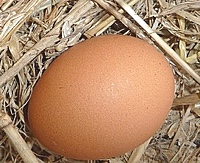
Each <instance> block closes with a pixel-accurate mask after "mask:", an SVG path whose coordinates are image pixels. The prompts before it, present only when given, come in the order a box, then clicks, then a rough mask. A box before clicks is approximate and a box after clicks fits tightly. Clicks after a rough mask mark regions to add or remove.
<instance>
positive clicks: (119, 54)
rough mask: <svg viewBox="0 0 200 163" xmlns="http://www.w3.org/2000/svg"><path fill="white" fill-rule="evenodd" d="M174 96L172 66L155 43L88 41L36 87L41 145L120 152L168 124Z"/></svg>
mask: <svg viewBox="0 0 200 163" xmlns="http://www.w3.org/2000/svg"><path fill="white" fill-rule="evenodd" d="M173 97H174V76H173V73H172V69H171V68H170V65H169V63H168V62H167V60H166V59H165V57H164V55H163V54H161V53H160V52H159V51H158V50H157V49H156V48H155V47H153V46H152V45H150V44H148V43H147V42H145V41H143V40H141V39H138V38H135V37H131V36H122V35H108V36H98V37H95V38H92V39H87V40H86V41H83V42H81V43H79V44H77V45H75V46H73V47H71V48H70V49H69V50H67V51H66V52H64V53H63V54H61V55H60V56H59V57H58V58H57V59H55V60H54V61H53V63H52V64H51V65H50V66H49V67H48V69H47V70H46V71H45V72H44V74H43V76H42V77H41V79H40V80H39V82H38V83H37V84H36V86H35V88H34V91H33V94H32V97H31V100H30V103H29V110H28V121H29V124H30V128H31V131H32V132H33V134H34V136H35V137H36V138H37V139H38V140H39V142H40V143H41V144H42V145H43V146H44V147H46V148H47V149H49V150H50V151H53V152H55V153H57V154H60V155H63V156H65V157H67V158H73V159H81V160H96V159H104V158H109V157H115V156H119V155H121V154H124V153H125V152H128V151H130V150H132V149H134V148H135V147H137V146H139V145H140V144H142V143H144V142H145V141H146V140H147V139H149V138H150V137H151V136H152V135H154V134H155V132H156V131H157V130H158V129H159V128H160V127H161V125H162V124H163V123H164V121H165V119H166V117H167V115H168V112H169V110H170V107H171V105H172V102H173Z"/></svg>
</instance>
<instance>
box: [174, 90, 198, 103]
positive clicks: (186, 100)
mask: <svg viewBox="0 0 200 163" xmlns="http://www.w3.org/2000/svg"><path fill="white" fill-rule="evenodd" d="M199 102H200V93H194V94H191V95H187V96H185V97H180V98H176V99H174V102H173V105H172V106H178V105H191V104H192V105H194V104H196V103H199Z"/></svg>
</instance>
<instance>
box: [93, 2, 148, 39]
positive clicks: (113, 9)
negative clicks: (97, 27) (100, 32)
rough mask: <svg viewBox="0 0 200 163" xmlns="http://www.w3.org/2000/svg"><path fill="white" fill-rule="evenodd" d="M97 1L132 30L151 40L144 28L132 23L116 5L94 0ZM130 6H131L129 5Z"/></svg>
mask: <svg viewBox="0 0 200 163" xmlns="http://www.w3.org/2000/svg"><path fill="white" fill-rule="evenodd" d="M94 1H96V2H97V3H98V4H99V5H100V6H101V7H103V8H104V9H105V10H107V11H108V12H110V13H111V14H112V15H113V16H114V17H115V18H117V19H118V20H120V21H121V22H122V23H123V24H124V25H125V26H126V27H128V28H129V29H130V30H131V31H132V32H134V33H137V34H138V36H139V37H140V38H143V39H145V40H146V41H148V42H151V40H150V39H148V38H147V37H145V34H144V33H143V31H142V30H140V29H139V28H138V27H137V26H136V25H135V24H134V23H132V22H131V21H130V20H129V19H128V18H127V17H126V16H124V15H123V14H121V13H119V12H118V11H117V10H115V8H114V7H112V6H111V5H110V4H109V3H107V2H106V1H104V0H94ZM129 7H130V6H129Z"/></svg>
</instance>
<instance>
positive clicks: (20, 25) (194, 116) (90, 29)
mask: <svg viewBox="0 0 200 163" xmlns="http://www.w3.org/2000/svg"><path fill="white" fill-rule="evenodd" d="M117 2H118V3H117ZM125 2H126V3H125V4H124V3H123V1H121V0H116V1H114V0H108V1H103V0H94V1H89V0H79V1H78V0H53V1H50V0H48V1H46V0H37V1H28V0H16V1H14V0H3V1H0V20H1V21H0V86H1V87H0V94H1V97H2V100H1V106H2V107H0V108H1V109H0V110H1V111H3V112H4V113H6V114H7V115H9V116H10V118H11V119H12V122H13V124H14V126H13V127H12V128H15V129H17V131H18V132H17V133H18V134H20V135H21V138H23V140H24V141H25V142H26V143H25V146H26V147H28V148H29V149H31V150H32V152H33V153H34V154H35V156H36V157H37V158H38V159H39V162H55V163H61V162H63V163H64V162H66V163H81V162H83V161H77V160H76V161H75V160H70V159H67V158H63V157H61V156H58V155H55V154H53V153H51V152H49V151H47V150H45V149H43V147H42V146H40V145H39V144H38V143H37V141H36V140H34V139H33V138H32V136H31V133H30V131H29V129H28V128H27V126H26V125H25V121H26V120H25V118H24V113H25V112H26V110H27V103H28V101H29V99H30V96H31V93H32V90H33V87H34V85H35V83H36V82H37V80H38V79H39V78H40V77H41V75H42V73H43V72H44V70H45V69H47V68H48V66H49V64H50V63H51V62H52V61H53V59H54V58H55V57H57V56H59V55H60V54H61V53H62V52H63V51H64V50H66V49H68V48H69V47H70V46H73V45H75V44H76V43H78V42H80V41H83V40H84V39H87V38H90V37H93V36H98V35H101V34H111V33H114V34H116V33H120V34H124V35H136V36H137V37H140V38H141V39H144V40H146V41H148V42H150V43H151V44H153V45H154V46H156V47H157V48H158V49H160V50H161V51H163V53H164V54H165V55H166V57H167V59H168V61H169V63H170V64H171V66H172V68H173V71H174V75H175V80H176V83H175V86H176V92H175V97H176V99H175V100H174V104H173V107H172V109H171V111H170V113H169V115H168V117H167V119H166V122H165V123H164V124H163V126H162V128H161V129H160V130H159V131H158V132H157V133H156V134H155V135H154V136H153V137H152V138H151V139H150V140H148V141H147V142H146V143H145V144H143V145H141V146H140V147H138V148H137V149H135V150H133V151H132V152H129V153H126V154H124V155H122V156H121V157H118V158H111V159H107V160H101V161H100V160H99V161H88V163H95V162H96V163H97V162H102V163H108V162H109V163H115V162H117V163H135V162H153V163H154V162H155V163H157V162H172V163H173V162H191V163H193V162H200V111H199V110H200V105H199V103H200V97H199V91H200V86H199V83H200V80H199V78H200V77H199V74H200V66H199V59H200V51H199V48H200V44H199V43H200V41H199V36H200V32H199V31H200V21H199V20H200V19H199V18H200V16H199V15H200V10H199V9H200V7H199V5H200V2H199V1H195V0H191V1H189V2H184V1H180V0H174V1H164V0H158V1H153V0H125ZM127 4H128V5H129V6H131V7H128V5H127ZM132 9H133V10H132ZM125 10H127V11H128V13H129V14H128V13H126V12H125ZM110 13H111V14H110ZM138 16H139V17H138ZM115 18H117V19H115ZM140 18H141V19H140ZM144 22H145V23H144ZM155 36H156V37H155ZM158 38H159V39H158ZM164 42H166V43H167V44H166V45H165V43H164ZM166 46H167V49H166V48H165V47H166ZM172 53H173V54H172ZM194 79H195V80H194ZM1 115H2V114H1ZM1 117H2V116H1ZM1 120H2V119H1ZM8 126H9V125H5V126H4V128H3V130H4V131H5V129H6V130H7V129H8V128H7V127H8ZM3 130H0V162H2V163H4V162H17V163H18V162H23V161H22V158H23V157H20V156H19V154H20V151H19V149H17V150H16V148H14V147H15V146H13V144H12V143H13V142H14V143H17V140H18V139H20V138H16V139H17V140H14V139H9V133H7V132H4V131H3ZM10 130H12V129H9V131H10ZM13 132H15V133H16V131H13ZM12 135H14V134H12V133H11V136H12ZM27 155H28V154H27ZM30 157H32V156H30ZM32 162H34V161H32Z"/></svg>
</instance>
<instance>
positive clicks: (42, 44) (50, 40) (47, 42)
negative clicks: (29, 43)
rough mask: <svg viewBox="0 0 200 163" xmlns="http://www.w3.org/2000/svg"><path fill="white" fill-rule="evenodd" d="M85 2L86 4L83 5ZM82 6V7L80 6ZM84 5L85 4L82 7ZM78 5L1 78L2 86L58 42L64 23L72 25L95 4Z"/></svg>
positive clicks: (0, 83) (81, 2)
mask: <svg viewBox="0 0 200 163" xmlns="http://www.w3.org/2000/svg"><path fill="white" fill-rule="evenodd" d="M83 2H85V3H83ZM79 4H81V5H79ZM82 4H84V5H83V6H82ZM76 5H79V7H77V8H75V9H73V8H72V10H71V12H70V13H69V14H68V16H66V17H65V18H64V19H63V20H62V21H61V22H60V23H58V24H57V26H55V27H54V28H53V29H52V30H51V31H50V32H49V33H47V34H46V36H44V37H43V38H42V39H41V40H40V41H39V42H38V43H36V44H35V45H34V47H33V48H31V49H30V50H29V51H28V52H27V53H25V54H24V55H23V56H22V57H21V58H20V59H19V60H18V61H17V62H16V63H15V64H14V66H13V67H11V68H10V69H8V70H7V71H6V72H5V73H4V74H3V75H1V76H0V86H1V85H3V84H4V83H6V82H7V81H9V80H10V79H11V78H12V77H14V76H15V75H16V74H17V73H18V72H19V71H20V70H21V69H23V68H24V66H26V65H27V64H28V63H30V62H31V61H32V60H33V59H34V58H36V57H37V56H38V55H39V54H40V52H41V51H42V50H44V49H45V48H47V47H50V46H53V45H54V44H55V42H56V41H58V40H59V38H58V36H59V34H60V33H59V30H60V28H61V27H62V25H63V23H64V22H66V21H69V22H70V23H72V24H73V23H75V22H76V21H77V20H79V18H80V17H81V15H83V14H84V13H86V12H87V11H88V10H89V9H91V8H92V7H93V3H92V2H89V1H87V0H84V1H78V3H77V4H76Z"/></svg>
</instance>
